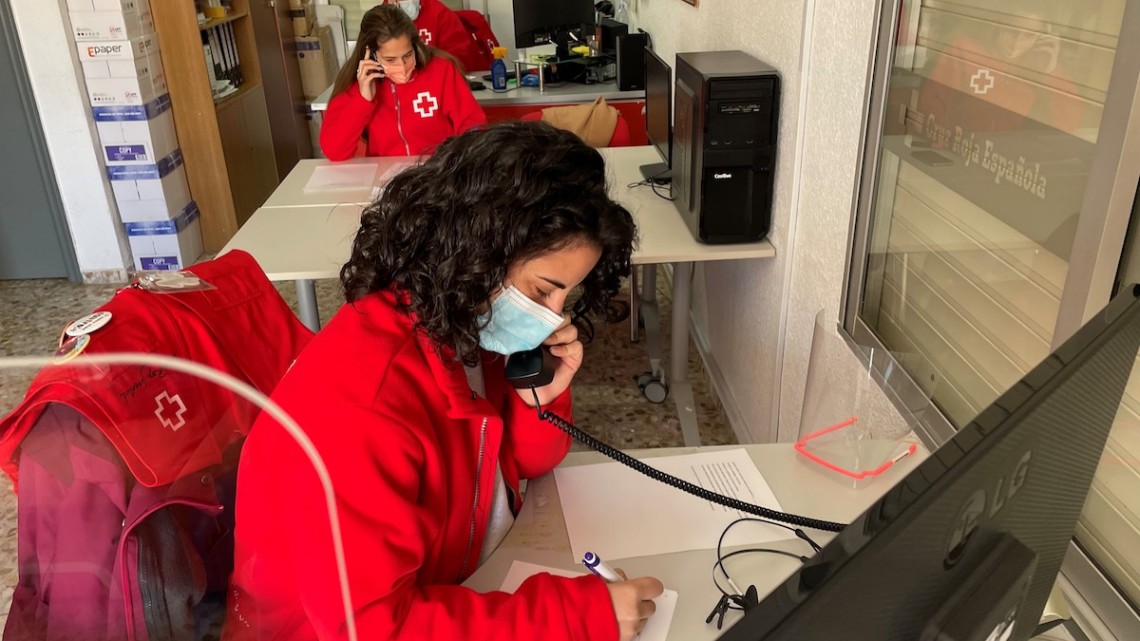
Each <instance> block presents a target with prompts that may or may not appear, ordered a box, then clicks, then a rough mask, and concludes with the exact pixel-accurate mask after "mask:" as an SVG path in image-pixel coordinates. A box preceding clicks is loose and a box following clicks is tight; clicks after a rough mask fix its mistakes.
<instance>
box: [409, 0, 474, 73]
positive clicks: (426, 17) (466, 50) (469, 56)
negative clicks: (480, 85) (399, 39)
mask: <svg viewBox="0 0 1140 641" xmlns="http://www.w3.org/2000/svg"><path fill="white" fill-rule="evenodd" d="M416 28H417V29H419V31H420V40H423V42H424V44H425V45H429V46H432V47H435V48H436V49H442V50H444V51H446V52H447V53H450V54H451V55H453V56H455V57H456V58H458V59H459V62H460V63H462V64H463V68H464V69H465V70H466V71H468V72H472V71H486V70H487V68H488V67H489V66H490V65H489V64H488V63H487V60H486V59H485V58H484V57H483V55H482V54H481V53H480V52H479V48H478V46H476V44H475V39H474V38H473V37H472V36H471V33H470V32H469V31H468V30H467V27H465V26H463V21H462V20H460V19H459V16H457V15H455V12H454V11H452V10H451V9H450V8H448V7H447V6H445V5H444V4H443V3H442V2H440V1H439V0H420V15H419V17H418V18H416Z"/></svg>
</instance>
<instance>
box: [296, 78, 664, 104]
mask: <svg viewBox="0 0 1140 641" xmlns="http://www.w3.org/2000/svg"><path fill="white" fill-rule="evenodd" d="M472 75H476V77H478V78H479V79H480V82H482V83H483V84H485V85H487V88H486V89H480V90H479V91H472V92H471V94H472V95H473V96H475V100H477V101H479V104H480V105H482V106H484V107H500V106H512V105H544V104H553V103H579V102H593V101H594V99H595V98H597V97H598V96H601V97H603V98H605V99H606V102H616V101H619V100H643V99H645V91H644V90H638V91H621V90H619V89H618V88H617V82H614V81H610V82H600V83H598V84H595V85H583V84H579V83H576V82H564V83H560V84H558V85H548V86H546V87H545V89H544V90H543V91H539V89H538V87H518V86H515V85H513V84H512V85H511V86H510V88H509V89H508V90H507V91H504V92H503V93H497V92H494V91H491V81H490V80H482V75H478V74H472ZM331 97H332V87H331V86H330V87H329V88H328V89H325V90H324V91H323V92H321V95H319V96H317V99H316V100H314V101H313V102H311V103H310V107H311V108H312V110H313V111H324V110H326V109H328V108H329V100H330V99H331Z"/></svg>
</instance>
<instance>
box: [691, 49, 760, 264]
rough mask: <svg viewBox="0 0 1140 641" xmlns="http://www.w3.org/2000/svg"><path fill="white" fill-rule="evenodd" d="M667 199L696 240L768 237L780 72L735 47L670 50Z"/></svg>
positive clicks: (730, 240) (753, 239) (719, 241)
mask: <svg viewBox="0 0 1140 641" xmlns="http://www.w3.org/2000/svg"><path fill="white" fill-rule="evenodd" d="M676 69H677V75H676V84H675V91H674V109H673V111H674V120H673V198H674V202H675V203H676V205H677V208H678V209H679V210H680V212H681V216H682V217H683V218H684V219H685V222H686V223H687V224H688V226H689V229H690V230H691V231H692V232H693V236H694V237H695V238H696V239H697V240H698V241H700V242H703V243H710V244H712V243H746V242H753V241H758V240H761V239H763V238H764V237H765V236H767V235H768V229H769V227H770V225H771V220H772V184H773V177H774V174H775V169H776V133H777V130H778V128H779V115H780V76H779V74H778V73H777V71H776V70H775V69H773V68H772V67H771V66H769V65H767V64H765V63H763V62H761V61H759V60H757V59H756V58H753V57H752V56H750V55H748V54H746V53H744V52H743V51H706V52H698V53H679V54H677V64H676Z"/></svg>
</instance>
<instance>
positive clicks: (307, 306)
mask: <svg viewBox="0 0 1140 641" xmlns="http://www.w3.org/2000/svg"><path fill="white" fill-rule="evenodd" d="M297 311H298V313H297V315H298V316H300V317H301V323H302V324H304V326H305V327H308V328H309V329H311V330H313V331H314V332H319V331H320V330H321V313H320V310H318V309H317V283H316V281H313V280H307V279H300V280H298V281H297Z"/></svg>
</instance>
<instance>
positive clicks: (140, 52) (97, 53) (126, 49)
mask: <svg viewBox="0 0 1140 641" xmlns="http://www.w3.org/2000/svg"><path fill="white" fill-rule="evenodd" d="M75 48H76V50H78V51H79V61H80V62H100V61H104V60H134V59H135V58H138V57H141V56H149V55H150V54H157V53H158V36H157V35H155V34H153V33H148V34H144V35H141V36H137V37H134V38H131V39H130V40H103V41H94V42H77V43H75Z"/></svg>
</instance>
